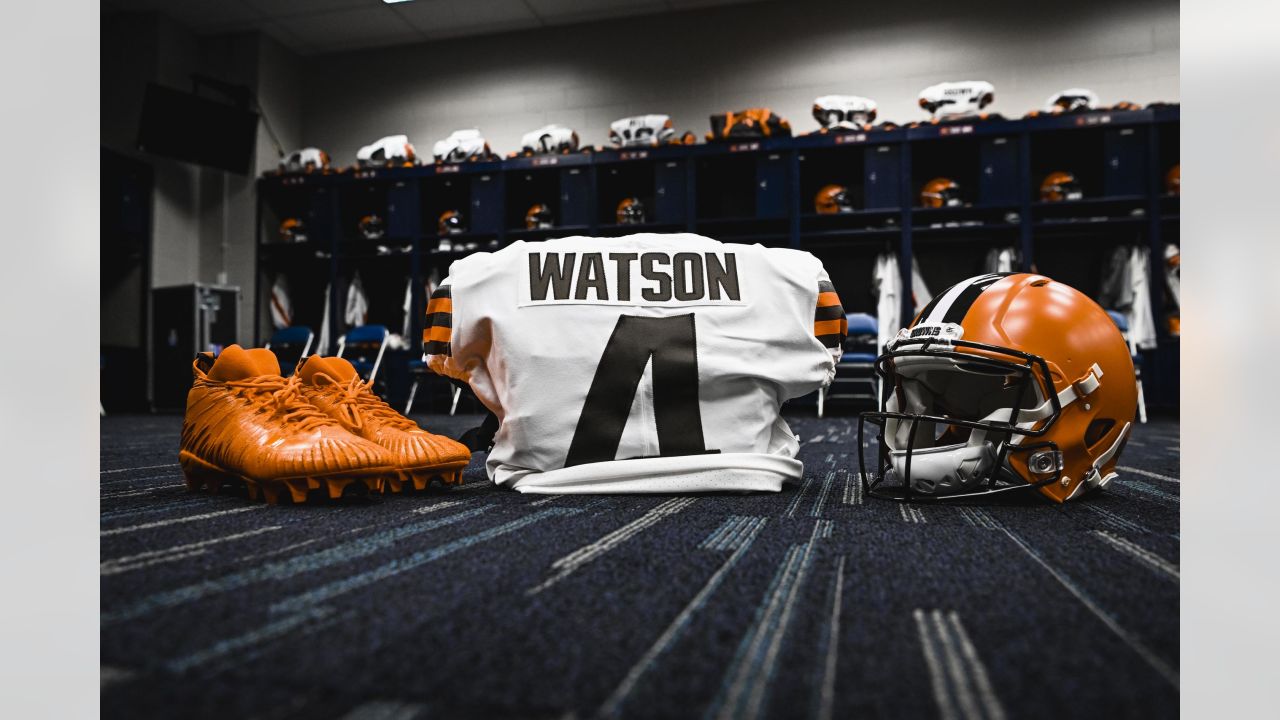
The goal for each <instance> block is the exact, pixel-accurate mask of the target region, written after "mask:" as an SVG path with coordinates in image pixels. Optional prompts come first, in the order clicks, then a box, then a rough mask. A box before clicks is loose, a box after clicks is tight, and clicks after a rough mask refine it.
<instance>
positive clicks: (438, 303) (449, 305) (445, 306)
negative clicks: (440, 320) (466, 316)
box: [427, 297, 453, 315]
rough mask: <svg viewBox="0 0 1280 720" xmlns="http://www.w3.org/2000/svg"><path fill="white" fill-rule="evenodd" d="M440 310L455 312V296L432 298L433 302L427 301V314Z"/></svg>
mask: <svg viewBox="0 0 1280 720" xmlns="http://www.w3.org/2000/svg"><path fill="white" fill-rule="evenodd" d="M438 312H444V313H451V312H453V298H447V297H442V298H432V299H431V302H429V303H427V314H428V315H430V314H431V313H438Z"/></svg>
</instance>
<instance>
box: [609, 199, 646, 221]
mask: <svg viewBox="0 0 1280 720" xmlns="http://www.w3.org/2000/svg"><path fill="white" fill-rule="evenodd" d="M616 215H617V218H618V224H619V225H642V224H644V223H646V222H648V219H649V218H648V213H647V212H645V207H644V203H642V202H640V198H638V197H629V198H623V199H622V202H620V203H618V208H617V211H616Z"/></svg>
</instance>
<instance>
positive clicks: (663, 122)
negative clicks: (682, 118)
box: [609, 115, 676, 147]
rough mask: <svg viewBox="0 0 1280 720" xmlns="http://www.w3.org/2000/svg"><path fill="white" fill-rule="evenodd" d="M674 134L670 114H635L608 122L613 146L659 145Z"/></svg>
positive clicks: (610, 140)
mask: <svg viewBox="0 0 1280 720" xmlns="http://www.w3.org/2000/svg"><path fill="white" fill-rule="evenodd" d="M675 134H676V131H675V129H674V128H673V127H672V125H671V116H670V115H635V116H632V117H625V118H622V119H621V120H614V121H613V122H612V123H610V124H609V142H611V143H613V145H614V147H649V146H653V145H661V144H663V143H665V142H667V141H668V140H670V139H671V137H672V136H674V135H675Z"/></svg>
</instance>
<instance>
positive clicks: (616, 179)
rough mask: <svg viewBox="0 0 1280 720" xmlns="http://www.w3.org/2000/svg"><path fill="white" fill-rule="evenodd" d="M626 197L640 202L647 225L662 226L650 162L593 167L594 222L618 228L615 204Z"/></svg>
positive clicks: (616, 206) (619, 163)
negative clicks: (594, 191)
mask: <svg viewBox="0 0 1280 720" xmlns="http://www.w3.org/2000/svg"><path fill="white" fill-rule="evenodd" d="M629 197H634V198H637V199H639V200H640V202H641V203H642V204H643V205H644V207H645V212H646V213H647V215H648V221H647V222H646V223H645V224H646V225H650V224H652V225H657V224H661V221H660V220H659V219H658V213H657V209H658V208H657V202H656V195H655V183H654V172H653V163H652V162H648V161H636V162H618V163H610V164H608V165H603V166H601V167H598V168H596V222H597V223H598V224H599V225H601V226H609V225H617V224H618V219H617V210H618V203H620V202H622V201H623V200H624V199H626V198H629ZM620 234H625V233H620Z"/></svg>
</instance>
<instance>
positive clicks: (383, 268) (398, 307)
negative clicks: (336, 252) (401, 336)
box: [321, 255, 412, 341]
mask: <svg viewBox="0 0 1280 720" xmlns="http://www.w3.org/2000/svg"><path fill="white" fill-rule="evenodd" d="M356 273H359V275H360V282H361V284H362V285H363V287H364V294H365V297H366V298H367V299H368V301H369V312H368V315H367V316H366V320H365V323H366V324H376V325H386V326H387V329H388V330H390V331H391V332H393V333H400V332H402V330H403V328H404V320H405V314H404V295H405V289H406V288H407V287H408V284H409V277H410V273H409V267H408V265H407V264H406V263H404V262H402V261H401V258H399V257H397V256H394V255H361V256H354V257H346V258H341V269H340V272H339V278H340V279H339V283H338V284H339V286H340V287H341V288H342V291H343V292H342V294H341V296H340V297H338V298H337V300H338V318H337V319H338V323H337V324H336V325H335V327H337V328H340V329H339V330H338V331H337V332H335V333H334V340H335V341H336V340H337V336H338V335H341V334H342V333H344V332H346V331H347V330H348V329H350V326H348V325H347V323H346V320H345V318H344V317H343V315H344V311H345V309H346V297H347V296H346V292H347V291H348V289H349V287H350V283H351V278H352V277H353V276H355V274H356ZM321 291H322V292H323V288H321ZM410 319H411V320H412V318H410ZM411 325H412V323H411Z"/></svg>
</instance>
